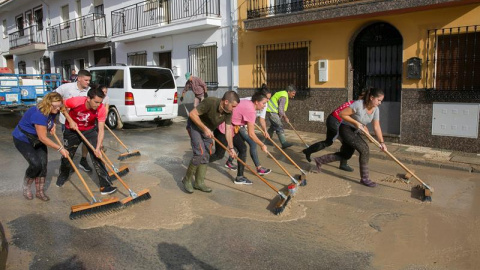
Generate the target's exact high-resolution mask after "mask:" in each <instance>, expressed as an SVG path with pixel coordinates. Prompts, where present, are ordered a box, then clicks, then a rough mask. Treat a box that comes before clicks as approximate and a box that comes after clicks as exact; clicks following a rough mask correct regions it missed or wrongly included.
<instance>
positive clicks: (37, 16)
mask: <svg viewBox="0 0 480 270" xmlns="http://www.w3.org/2000/svg"><path fill="white" fill-rule="evenodd" d="M33 17H34V18H33V19H34V20H35V23H36V24H37V30H38V31H41V30H43V10H42V8H38V9H35V10H34V11H33Z"/></svg>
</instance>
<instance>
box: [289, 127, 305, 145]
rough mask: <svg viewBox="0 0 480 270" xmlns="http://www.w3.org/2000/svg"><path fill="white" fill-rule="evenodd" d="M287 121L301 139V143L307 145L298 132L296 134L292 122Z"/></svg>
mask: <svg viewBox="0 0 480 270" xmlns="http://www.w3.org/2000/svg"><path fill="white" fill-rule="evenodd" d="M287 123H288V124H289V125H290V127H291V128H292V129H293V131H295V133H296V134H297V136H298V138H300V140H302V142H303V144H305V145H306V146H307V147H308V144H307V143H306V142H305V141H304V140H303V138H302V136H300V134H298V132H297V130H296V129H295V128H294V127H293V125H292V123H290V122H287Z"/></svg>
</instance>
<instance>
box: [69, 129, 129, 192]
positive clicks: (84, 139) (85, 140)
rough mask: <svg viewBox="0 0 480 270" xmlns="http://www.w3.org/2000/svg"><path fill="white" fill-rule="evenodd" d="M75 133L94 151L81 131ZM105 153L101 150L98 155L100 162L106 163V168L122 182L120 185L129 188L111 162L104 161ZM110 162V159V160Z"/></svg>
mask: <svg viewBox="0 0 480 270" xmlns="http://www.w3.org/2000/svg"><path fill="white" fill-rule="evenodd" d="M77 133H78V134H79V135H80V137H82V139H83V142H85V143H86V144H87V146H88V147H89V148H90V150H92V151H93V152H95V148H94V147H93V145H92V144H90V142H89V141H88V140H87V138H85V136H83V134H82V132H81V131H80V130H77ZM106 156H107V155H105V153H104V152H103V151H102V155H101V156H100V160H102V162H103V163H104V164H106V165H107V167H108V169H109V170H110V171H111V172H112V173H113V174H114V175H115V177H117V179H118V181H120V183H122V185H123V186H124V187H125V188H126V189H128V190H130V188H129V187H128V185H127V183H125V181H123V180H122V178H121V177H120V176H119V175H118V174H117V173H116V172H115V170H114V169H113V168H112V166H111V163H107V162H105V158H104V157H106ZM107 159H108V157H107ZM108 161H110V159H108ZM110 162H111V161H110Z"/></svg>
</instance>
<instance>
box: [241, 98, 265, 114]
mask: <svg viewBox="0 0 480 270" xmlns="http://www.w3.org/2000/svg"><path fill="white" fill-rule="evenodd" d="M240 100H252V97H245V98H241V99H240ZM256 112H257V117H261V118H263V119H265V116H266V115H267V106H265V108H263V110H257V111H256Z"/></svg>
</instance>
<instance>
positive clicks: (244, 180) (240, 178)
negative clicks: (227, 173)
mask: <svg viewBox="0 0 480 270" xmlns="http://www.w3.org/2000/svg"><path fill="white" fill-rule="evenodd" d="M233 182H234V183H235V184H237V185H251V184H253V183H252V181H250V180H248V179H247V178H246V177H245V176H237V178H235V181H233Z"/></svg>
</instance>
